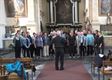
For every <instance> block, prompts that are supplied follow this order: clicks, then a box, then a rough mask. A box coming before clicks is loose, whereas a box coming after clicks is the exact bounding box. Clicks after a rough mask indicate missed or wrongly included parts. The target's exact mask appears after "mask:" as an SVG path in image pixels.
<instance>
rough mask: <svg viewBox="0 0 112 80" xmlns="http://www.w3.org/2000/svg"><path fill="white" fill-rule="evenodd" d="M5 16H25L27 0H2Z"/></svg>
mask: <svg viewBox="0 0 112 80" xmlns="http://www.w3.org/2000/svg"><path fill="white" fill-rule="evenodd" d="M4 2H5V9H6V15H7V17H15V16H20V17H26V16H27V0H4Z"/></svg>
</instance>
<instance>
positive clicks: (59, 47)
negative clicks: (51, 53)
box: [52, 31, 66, 70]
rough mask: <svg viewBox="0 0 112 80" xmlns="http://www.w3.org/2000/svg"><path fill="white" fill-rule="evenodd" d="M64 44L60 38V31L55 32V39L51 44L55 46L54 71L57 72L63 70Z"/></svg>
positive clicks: (63, 40)
mask: <svg viewBox="0 0 112 80" xmlns="http://www.w3.org/2000/svg"><path fill="white" fill-rule="evenodd" d="M65 43H66V40H65V39H64V38H63V37H61V31H57V33H56V37H55V38H53V39H52V44H54V46H55V69H56V70H59V69H60V70H64V46H65ZM59 63H60V65H59ZM59 67H60V68H59Z"/></svg>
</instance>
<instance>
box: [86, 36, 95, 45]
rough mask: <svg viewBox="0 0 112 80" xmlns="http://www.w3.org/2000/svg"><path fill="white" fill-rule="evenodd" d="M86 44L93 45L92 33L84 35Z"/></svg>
mask: <svg viewBox="0 0 112 80" xmlns="http://www.w3.org/2000/svg"><path fill="white" fill-rule="evenodd" d="M86 41H87V42H86V43H87V45H92V46H93V45H94V36H93V35H92V34H87V36H86Z"/></svg>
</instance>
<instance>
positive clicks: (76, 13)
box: [75, 1, 78, 23]
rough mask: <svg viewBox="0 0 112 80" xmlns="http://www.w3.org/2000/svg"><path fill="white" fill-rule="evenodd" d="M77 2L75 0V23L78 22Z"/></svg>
mask: <svg viewBox="0 0 112 80" xmlns="http://www.w3.org/2000/svg"><path fill="white" fill-rule="evenodd" d="M77 6H78V3H77V1H75V23H78V8H77Z"/></svg>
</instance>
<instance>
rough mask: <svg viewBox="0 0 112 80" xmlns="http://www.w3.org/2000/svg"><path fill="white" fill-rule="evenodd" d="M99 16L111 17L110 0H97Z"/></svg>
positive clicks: (111, 2)
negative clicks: (108, 15)
mask: <svg viewBox="0 0 112 80" xmlns="http://www.w3.org/2000/svg"><path fill="white" fill-rule="evenodd" d="M98 8H99V16H107V14H108V13H110V15H112V0H98Z"/></svg>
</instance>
